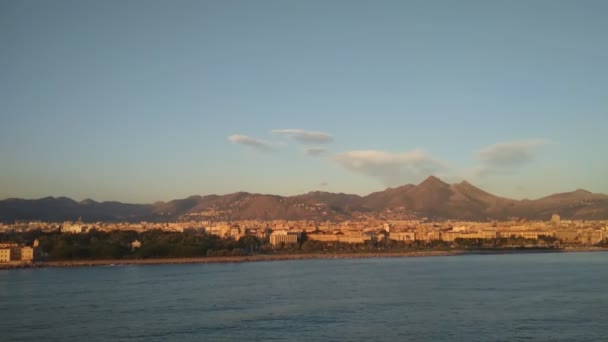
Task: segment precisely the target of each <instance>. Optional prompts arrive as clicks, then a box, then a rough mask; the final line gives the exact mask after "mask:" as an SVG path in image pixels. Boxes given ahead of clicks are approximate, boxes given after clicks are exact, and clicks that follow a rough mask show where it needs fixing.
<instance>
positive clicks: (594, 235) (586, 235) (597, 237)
mask: <svg viewBox="0 0 608 342" xmlns="http://www.w3.org/2000/svg"><path fill="white" fill-rule="evenodd" d="M603 240H604V232H603V231H601V230H588V231H584V232H582V233H581V234H580V235H579V241H580V243H582V244H584V245H595V244H598V243H600V242H602V241H603Z"/></svg>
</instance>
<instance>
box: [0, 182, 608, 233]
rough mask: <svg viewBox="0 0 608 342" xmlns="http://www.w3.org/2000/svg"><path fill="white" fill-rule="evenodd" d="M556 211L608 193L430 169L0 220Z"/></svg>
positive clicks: (565, 213)
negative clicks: (494, 189)
mask: <svg viewBox="0 0 608 342" xmlns="http://www.w3.org/2000/svg"><path fill="white" fill-rule="evenodd" d="M552 214H559V215H560V216H561V217H563V218H567V219H577V220H603V219H608V195H604V194H594V193H591V192H589V191H586V190H576V191H572V192H566V193H558V194H554V195H551V196H547V197H543V198H540V199H535V200H513V199H508V198H504V197H499V196H495V195H492V194H490V193H488V192H485V191H483V190H481V189H479V188H477V187H475V186H473V185H472V184H470V183H468V182H466V181H463V182H460V183H456V184H448V183H445V182H443V181H441V180H440V179H438V178H436V177H434V176H430V177H428V178H427V179H426V180H424V181H423V182H422V183H420V184H418V185H412V184H408V185H403V186H400V187H397V188H388V189H386V190H384V191H379V192H374V193H371V194H369V195H367V196H359V195H349V194H344V193H330V192H322V191H314V192H309V193H307V194H303V195H297V196H277V195H265V194H251V193H247V192H237V193H233V194H228V195H221V196H220V195H208V196H191V197H188V198H184V199H177V200H173V201H170V202H157V203H154V204H128V203H120V202H96V201H94V200H90V199H86V200H83V201H81V202H77V201H74V200H72V199H70V198H66V197H57V198H55V197H45V198H41V199H36V200H26V199H14V198H10V199H6V200H2V201H0V222H13V221H15V220H42V221H63V220H77V219H79V218H81V219H82V220H83V221H85V222H96V221H108V222H110V221H128V222H138V221H156V222H158V221H176V220H190V219H193V220H244V219H261V220H275V219H287V220H319V221H325V220H331V221H339V220H352V219H359V218H364V217H375V218H384V219H414V218H418V219H420V218H428V219H432V220H447V219H452V220H470V221H488V220H505V219H511V218H520V219H529V220H548V219H549V218H550V217H551V215H552Z"/></svg>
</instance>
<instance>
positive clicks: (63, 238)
mask: <svg viewBox="0 0 608 342" xmlns="http://www.w3.org/2000/svg"><path fill="white" fill-rule="evenodd" d="M36 239H37V240H38V242H39V246H40V251H41V252H42V255H43V256H44V257H45V258H46V259H47V260H71V259H128V258H190V257H205V256H241V255H251V254H259V253H261V254H281V253H316V252H320V253H358V252H397V251H410V250H420V249H449V248H460V249H479V248H502V247H511V246H547V247H551V246H554V245H555V242H556V240H555V238H551V237H543V238H542V239H539V240H535V239H525V238H501V239H456V240H455V241H454V242H446V241H441V240H435V241H428V242H424V241H413V242H405V241H393V240H388V239H383V240H379V241H376V240H373V241H367V242H366V243H362V244H350V243H343V242H323V241H315V240H309V239H307V238H306V235H305V234H303V235H302V239H301V240H300V241H299V242H298V243H297V244H288V245H284V244H282V245H279V246H271V245H270V244H269V243H268V241H267V240H262V239H259V238H257V237H255V236H249V235H248V236H244V237H242V238H240V239H239V240H234V239H224V238H220V237H218V236H216V235H211V234H206V233H204V232H200V231H196V230H190V231H186V232H184V233H178V232H165V231H161V230H150V231H146V232H141V233H139V232H136V231H128V230H127V231H124V230H116V231H111V232H105V231H98V230H91V231H89V232H88V233H84V234H61V233H59V232H42V231H40V230H34V231H29V232H23V233H17V232H5V233H0V241H5V242H6V241H10V242H17V243H21V244H25V245H31V244H32V243H33V241H34V240H36ZM134 241H139V242H140V243H141V246H140V247H138V248H134V247H133V245H132V243H133V242H134Z"/></svg>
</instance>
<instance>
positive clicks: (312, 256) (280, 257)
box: [0, 247, 608, 270]
mask: <svg viewBox="0 0 608 342" xmlns="http://www.w3.org/2000/svg"><path fill="white" fill-rule="evenodd" d="M607 251H608V248H601V247H574V248H563V249H549V248H547V249H545V248H529V249H518V248H513V249H487V250H484V249H477V250H428V251H407V252H386V253H333V254H329V253H327V254H325V253H308V254H257V255H249V256H227V257H198V258H154V259H114V260H112V259H105V260H63V261H38V262H34V263H21V262H10V263H2V264H0V270H7V269H20V268H47V267H53V268H55V267H61V268H64V267H94V266H127V265H185V264H220V263H244V262H264V261H289V260H323V259H372V258H415V257H435V256H461V255H500V254H526V253H572V252H607Z"/></svg>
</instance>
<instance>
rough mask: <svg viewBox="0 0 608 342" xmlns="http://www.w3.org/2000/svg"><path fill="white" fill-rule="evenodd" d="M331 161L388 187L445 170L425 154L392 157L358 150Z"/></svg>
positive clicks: (383, 153)
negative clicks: (377, 180)
mask: <svg viewBox="0 0 608 342" xmlns="http://www.w3.org/2000/svg"><path fill="white" fill-rule="evenodd" d="M333 160H334V161H335V162H336V163H338V164H339V165H341V166H343V167H345V168H347V169H349V170H352V171H355V172H358V173H361V174H364V175H367V176H370V177H373V178H376V179H379V180H380V181H382V182H383V183H384V184H385V185H387V186H397V185H403V184H405V183H417V182H419V181H421V180H423V179H424V178H426V177H428V176H429V175H433V174H437V173H438V172H441V171H443V170H445V169H447V167H446V166H445V165H444V164H443V163H442V162H440V161H438V160H435V159H434V158H432V157H431V156H429V155H428V154H426V153H425V152H424V151H421V150H414V151H410V152H402V153H391V152H385V151H377V150H359V151H349V152H344V153H339V154H336V155H335V156H334V157H333Z"/></svg>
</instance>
